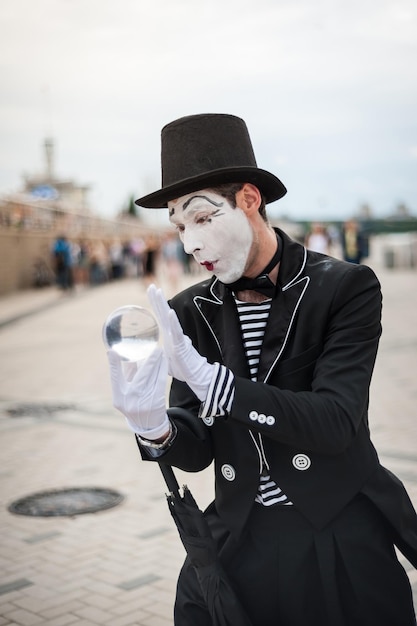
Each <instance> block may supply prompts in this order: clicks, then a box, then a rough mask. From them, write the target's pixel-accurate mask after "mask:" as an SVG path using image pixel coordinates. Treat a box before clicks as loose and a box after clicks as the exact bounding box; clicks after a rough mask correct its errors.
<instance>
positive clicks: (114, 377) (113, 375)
mask: <svg viewBox="0 0 417 626" xmlns="http://www.w3.org/2000/svg"><path fill="white" fill-rule="evenodd" d="M107 359H108V361H109V367H110V380H111V383H112V386H114V387H116V388H118V389H120V391H122V393H123V392H124V390H125V383H126V381H125V378H124V375H123V368H122V359H121V357H120V355H118V354H117V352H116V351H115V350H108V351H107Z"/></svg>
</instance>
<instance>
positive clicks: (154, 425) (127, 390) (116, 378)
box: [107, 348, 169, 440]
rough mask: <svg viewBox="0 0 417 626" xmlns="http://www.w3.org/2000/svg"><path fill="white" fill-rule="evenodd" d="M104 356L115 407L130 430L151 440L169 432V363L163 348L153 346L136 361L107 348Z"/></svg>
mask: <svg viewBox="0 0 417 626" xmlns="http://www.w3.org/2000/svg"><path fill="white" fill-rule="evenodd" d="M107 357H108V360H109V365H110V379H111V387H112V394H113V405H114V407H115V408H116V409H118V410H119V411H120V412H121V413H123V415H124V416H125V417H126V421H127V423H128V425H129V427H130V428H131V430H133V432H135V433H138V434H139V435H141V436H143V437H145V438H146V439H150V440H152V439H159V438H160V437H163V436H164V435H165V434H166V433H168V432H169V420H168V416H167V412H166V406H165V393H166V384H167V378H168V365H167V361H166V358H165V355H164V353H163V350H162V349H161V348H156V349H155V350H154V351H153V352H152V354H151V355H150V356H149V357H148V358H147V359H146V360H145V361H143V362H140V363H138V364H136V363H128V364H127V363H126V362H124V361H123V359H121V358H120V356H119V355H118V354H117V352H115V351H114V350H109V351H108V352H107ZM126 365H127V366H128V367H127V368H126V371H124V370H123V367H124V366H126ZM134 366H136V371H134Z"/></svg>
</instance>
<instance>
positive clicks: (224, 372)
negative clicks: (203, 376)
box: [198, 363, 235, 418]
mask: <svg viewBox="0 0 417 626" xmlns="http://www.w3.org/2000/svg"><path fill="white" fill-rule="evenodd" d="M234 397H235V377H234V375H233V373H232V372H231V370H229V369H228V368H227V367H226V366H225V365H221V364H220V363H214V370H213V376H212V378H211V381H210V386H209V389H208V392H207V396H206V399H205V401H204V402H203V403H202V404H201V406H200V411H199V414H198V416H199V417H201V418H205V417H227V416H228V415H229V413H230V412H231V410H232V404H233V400H234Z"/></svg>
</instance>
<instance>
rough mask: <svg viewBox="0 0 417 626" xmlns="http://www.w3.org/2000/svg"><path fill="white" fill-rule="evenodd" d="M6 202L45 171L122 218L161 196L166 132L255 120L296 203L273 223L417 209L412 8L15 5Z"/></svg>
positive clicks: (403, 1) (416, 60) (116, 1)
mask: <svg viewBox="0 0 417 626" xmlns="http://www.w3.org/2000/svg"><path fill="white" fill-rule="evenodd" d="M0 68H1V73H0V89H1V99H0V145H1V154H0V194H3V193H6V192H11V191H16V190H18V189H19V187H20V186H21V181H22V174H23V173H24V172H26V173H39V172H41V171H42V170H43V169H44V155H43V147H42V145H43V141H44V138H45V136H51V137H53V139H54V141H55V145H56V150H55V152H56V158H55V163H56V168H55V169H56V174H57V175H59V176H62V177H64V178H72V179H74V180H75V181H77V182H78V183H80V184H84V183H85V184H91V195H90V198H91V204H92V207H93V210H94V211H95V212H97V213H100V214H102V215H105V216H109V217H110V216H113V215H115V214H116V213H117V212H118V211H119V210H120V208H121V207H122V206H123V205H124V204H125V203H126V201H127V198H128V197H129V196H130V195H131V194H133V195H135V197H139V196H140V195H143V194H144V193H147V192H150V191H155V190H156V189H158V188H159V187H160V131H161V128H162V126H164V125H165V124H166V123H168V122H170V121H172V120H174V119H176V118H178V117H181V116H183V115H189V114H194V113H232V114H234V115H238V116H240V117H243V118H244V119H245V121H246V123H247V125H248V128H249V132H250V135H251V138H252V143H253V145H254V149H255V154H256V158H257V162H258V166H259V167H262V168H264V169H267V170H269V171H271V172H273V173H274V174H276V175H277V176H278V177H279V178H280V179H281V180H282V181H283V182H284V184H285V185H286V187H287V189H288V193H287V195H286V196H285V197H284V198H283V199H282V200H280V201H279V202H277V203H274V204H273V205H271V208H270V210H271V212H272V213H273V214H274V215H288V216H290V217H293V218H295V219H302V218H307V219H320V218H337V217H340V218H344V217H349V216H351V215H352V214H354V213H355V212H356V211H357V210H358V207H359V206H360V205H361V204H363V203H368V204H370V206H371V208H372V209H373V211H374V213H375V215H379V216H385V215H388V214H390V213H392V212H393V210H394V209H395V207H396V206H397V205H398V204H399V203H405V204H406V205H408V206H409V208H410V210H411V211H412V213H413V214H415V215H417V4H416V2H415V0H349V1H348V0H345V1H342V0H314V1H313V2H312V1H311V0H257V1H256V2H253V0H251V1H248V0H211V1H207V0H9V1H6V0H4V1H3V2H1V3H0Z"/></svg>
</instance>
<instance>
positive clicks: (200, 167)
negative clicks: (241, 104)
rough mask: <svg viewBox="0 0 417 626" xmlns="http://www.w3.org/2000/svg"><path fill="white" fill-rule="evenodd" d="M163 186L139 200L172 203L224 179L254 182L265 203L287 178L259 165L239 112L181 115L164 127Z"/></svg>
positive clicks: (153, 206)
mask: <svg viewBox="0 0 417 626" xmlns="http://www.w3.org/2000/svg"><path fill="white" fill-rule="evenodd" d="M161 169H162V189H160V190H159V191H155V192H154V193H150V194H148V195H146V196H143V197H142V198H139V200H136V204H138V205H139V206H143V207H146V208H150V209H157V208H162V207H166V206H167V202H168V201H169V200H175V199H176V198H179V197H181V196H185V195H186V194H188V193H191V192H192V191H198V190H199V189H205V188H207V187H214V186H217V185H222V184H224V183H239V182H241V183H252V184H253V185H255V186H256V187H258V189H259V190H260V191H261V193H262V194H263V195H264V197H265V201H266V203H269V202H274V200H278V199H279V198H282V196H283V195H285V194H286V193H287V190H286V188H285V187H284V185H283V184H282V182H281V181H280V180H279V179H278V178H277V177H276V176H274V175H273V174H270V173H269V172H267V171H265V170H261V169H259V168H258V167H257V165H256V160H255V154H254V152H253V148H252V143H251V140H250V137H249V133H248V129H247V127H246V124H245V122H244V121H243V120H242V119H240V118H239V117H235V116H234V115H223V114H217V113H216V114H211V113H210V114H202V115H189V116H187V117H182V118H180V119H178V120H175V121H174V122H171V123H170V124H167V125H166V126H164V128H163V129H162V131H161Z"/></svg>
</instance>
